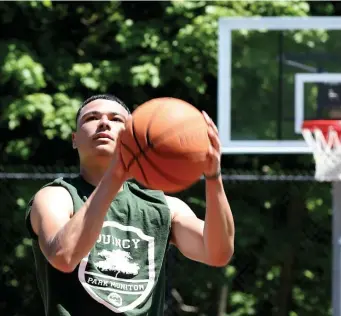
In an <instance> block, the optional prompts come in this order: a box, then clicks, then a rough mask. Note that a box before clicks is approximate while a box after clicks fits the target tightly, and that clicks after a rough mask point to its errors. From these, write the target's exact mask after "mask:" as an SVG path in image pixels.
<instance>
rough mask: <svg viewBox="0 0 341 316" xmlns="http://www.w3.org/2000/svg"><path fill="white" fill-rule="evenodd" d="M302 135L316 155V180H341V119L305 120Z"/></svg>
mask: <svg viewBox="0 0 341 316" xmlns="http://www.w3.org/2000/svg"><path fill="white" fill-rule="evenodd" d="M302 135H303V137H304V139H305V141H306V143H307V144H308V146H309V148H310V149H311V150H312V152H313V155H314V160H315V178H316V180H318V181H340V180H341V120H308V121H304V122H303V125H302Z"/></svg>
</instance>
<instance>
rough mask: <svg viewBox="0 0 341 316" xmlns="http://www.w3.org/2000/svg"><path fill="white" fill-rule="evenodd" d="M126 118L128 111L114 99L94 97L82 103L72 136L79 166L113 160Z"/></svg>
mask: <svg viewBox="0 0 341 316" xmlns="http://www.w3.org/2000/svg"><path fill="white" fill-rule="evenodd" d="M129 114H130V111H129V108H128V107H127V106H126V105H125V104H124V103H123V102H122V101H121V100H120V99H118V98H117V97H115V96H113V95H107V94H104V95H95V96H92V97H90V98H89V99H87V100H85V101H84V102H83V104H82V105H81V106H80V108H79V110H78V112H77V115H76V131H75V132H74V133H73V135H72V144H73V147H74V148H76V149H77V150H78V154H79V158H80V161H81V163H82V162H86V161H87V160H91V159H97V158H98V159H99V158H104V157H109V158H110V157H111V156H112V154H113V152H114V150H115V147H116V141H117V137H118V135H119V132H120V131H121V129H122V128H123V127H124V124H125V121H126V119H127V117H128V115H129Z"/></svg>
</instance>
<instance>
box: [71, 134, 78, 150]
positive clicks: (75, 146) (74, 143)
mask: <svg viewBox="0 0 341 316" xmlns="http://www.w3.org/2000/svg"><path fill="white" fill-rule="evenodd" d="M72 148H73V149H77V139H76V133H72Z"/></svg>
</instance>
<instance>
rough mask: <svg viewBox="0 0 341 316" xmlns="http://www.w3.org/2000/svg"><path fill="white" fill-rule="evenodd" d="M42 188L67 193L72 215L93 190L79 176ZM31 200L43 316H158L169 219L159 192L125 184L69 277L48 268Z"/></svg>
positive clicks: (57, 180)
mask: <svg viewBox="0 0 341 316" xmlns="http://www.w3.org/2000/svg"><path fill="white" fill-rule="evenodd" d="M47 185H49V186H51V185H53V186H62V187H64V188H66V189H67V190H68V191H69V193H70V195H71V197H72V200H73V205H74V210H75V211H77V210H79V209H80V207H81V206H82V204H83V203H84V201H85V200H86V199H87V197H89V195H90V194H91V193H92V191H93V190H94V187H93V186H92V185H90V184H88V183H87V182H85V181H84V180H83V179H82V178H81V177H77V178H75V179H73V180H70V181H68V182H66V181H65V180H63V179H62V178H59V179H56V180H54V181H53V182H51V183H49V184H47ZM47 185H46V186H47ZM32 201H33V199H32V200H31V202H30V203H29V206H28V209H27V213H26V224H27V228H28V230H29V232H30V235H31V237H32V240H33V253H34V258H35V266H36V274H37V281H38V287H39V290H40V293H41V295H42V298H43V302H44V306H45V314H46V316H95V315H99V316H107V315H108V316H109V315H113V314H121V315H126V316H137V315H141V316H142V315H143V316H147V315H148V316H161V315H163V305H164V295H165V277H166V276H165V259H166V252H167V249H168V246H169V238H170V227H171V216H170V211H169V209H168V206H167V204H166V200H165V197H164V195H163V193H162V192H159V191H152V190H146V189H144V188H141V187H140V186H139V185H137V184H135V183H131V182H126V183H125V184H124V189H123V191H120V192H119V193H118V194H117V196H116V197H115V199H114V200H113V202H112V204H111V206H110V208H109V210H108V212H107V214H106V217H105V220H104V224H103V228H102V231H101V233H100V235H99V236H98V239H97V242H96V244H95V245H94V247H93V248H92V250H91V251H90V253H89V254H88V255H87V256H86V257H85V258H83V259H82V261H81V262H80V263H79V265H78V266H77V268H76V269H75V270H74V271H73V272H72V273H63V272H60V271H59V270H57V269H55V268H53V267H52V266H51V265H50V264H49V262H48V261H47V260H46V258H45V257H44V255H43V254H42V252H41V250H40V248H39V244H38V240H37V236H36V235H35V234H34V232H33V230H32V226H31V223H30V219H29V212H30V207H31V205H32Z"/></svg>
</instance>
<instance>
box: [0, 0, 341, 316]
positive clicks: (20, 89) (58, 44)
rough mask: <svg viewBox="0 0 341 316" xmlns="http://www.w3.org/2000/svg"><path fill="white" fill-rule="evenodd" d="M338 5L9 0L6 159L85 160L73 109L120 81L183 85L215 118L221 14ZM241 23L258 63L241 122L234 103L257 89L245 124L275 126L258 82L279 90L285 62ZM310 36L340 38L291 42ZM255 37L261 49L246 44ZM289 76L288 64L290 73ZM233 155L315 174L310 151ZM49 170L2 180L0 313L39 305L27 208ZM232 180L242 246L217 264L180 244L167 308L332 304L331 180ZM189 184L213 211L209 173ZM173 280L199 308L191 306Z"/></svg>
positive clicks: (245, 86)
mask: <svg viewBox="0 0 341 316" xmlns="http://www.w3.org/2000/svg"><path fill="white" fill-rule="evenodd" d="M340 12H341V6H340V4H339V3H337V2H334V3H332V2H330V1H323V2H311V3H309V2H306V1H290V2H285V1H257V2H253V1H238V2H237V1H234V2H226V1H173V2H172V1H171V2H166V1H165V2H127V1H123V2H84V3H82V2H51V1H39V2H34V1H23V2H1V3H0V21H1V22H0V23H1V30H2V32H1V33H2V35H1V37H0V69H1V72H0V73H1V75H0V96H1V97H0V113H1V121H0V128H1V133H0V149H1V152H2V156H1V165H0V171H2V172H8V173H11V172H18V171H20V172H36V173H37V172H40V173H44V174H46V173H48V172H61V171H63V172H70V171H73V172H76V171H77V168H76V167H75V166H76V165H77V156H76V153H75V152H74V151H73V149H72V147H71V146H70V136H71V132H72V129H73V128H74V126H75V122H74V115H75V112H76V111H77V109H78V106H79V104H80V102H81V101H82V100H84V99H85V98H87V97H89V96H91V95H93V94H95V93H102V92H103V93H106V92H109V93H113V94H115V95H117V96H118V97H120V98H121V99H123V100H124V101H125V102H126V103H127V104H128V105H129V106H130V107H131V109H134V108H135V107H136V106H137V105H139V104H141V103H143V102H144V101H147V100H148V99H150V98H154V97H158V96H174V97H178V98H182V99H185V100H187V101H189V102H191V103H192V104H194V105H195V106H196V107H197V108H199V109H200V110H205V111H206V112H207V113H208V114H209V115H210V116H211V117H212V118H213V119H214V120H216V104H217V26H218V19H219V18H220V17H228V16H280V15H287V16H288V15H290V16H302V17H304V16H309V15H339V14H340ZM234 36H235V38H234V40H235V42H236V43H237V44H236V48H235V49H236V53H237V54H236V56H238V58H236V59H235V62H234V65H233V67H234V69H240V67H241V66H240V65H242V66H243V67H245V68H247V69H248V70H247V71H248V72H249V75H250V73H251V74H252V75H253V77H252V80H249V79H247V78H250V77H247V74H245V73H243V72H242V73H240V74H239V76H238V77H237V78H236V80H234V82H233V91H235V99H234V100H235V103H234V105H233V106H234V115H235V117H236V122H239V121H238V119H240V120H241V121H240V122H241V123H243V122H244V121H243V118H240V116H241V114H242V113H241V112H240V110H239V112H238V109H237V108H236V104H237V103H238V104H246V105H248V104H249V105H250V104H251V98H250V95H252V96H253V98H254V99H257V100H259V104H263V105H264V106H263V107H262V108H259V111H258V112H255V116H254V117H253V120H252V121H249V122H250V125H249V127H248V128H244V129H243V128H237V129H236V130H235V133H236V135H237V136H242V137H245V135H249V134H250V132H252V133H256V134H257V135H261V136H265V137H270V138H271V137H273V135H274V133H275V127H274V126H275V124H274V122H273V121H272V120H273V119H274V117H273V115H270V114H271V110H270V107H271V106H273V104H272V103H271V102H270V101H269V94H265V93H262V92H264V91H267V92H269V93H270V95H271V91H272V92H273V93H272V98H274V99H275V98H276V90H275V89H273V82H275V81H276V80H277V75H278V74H277V72H276V70H275V69H274V67H272V65H271V63H268V64H267V61H269V60H270V59H271V57H272V56H273V52H272V51H271V49H268V46H267V45H268V43H267V41H266V40H265V39H264V38H259V37H257V36H258V35H257V34H255V33H252V32H251V33H245V32H236V33H235V34H234ZM312 42H313V45H315V47H323V49H324V50H326V49H328V45H327V44H328V43H330V42H333V43H334V46H333V48H334V49H335V48H336V49H337V47H338V45H339V44H338V42H337V41H336V42H337V43H336V44H335V40H333V37H332V35H330V34H328V33H326V32H323V31H320V33H318V34H316V33H314V32H304V33H302V34H300V35H297V36H294V37H290V36H289V35H288V36H287V37H286V47H289V48H291V49H292V50H293V51H295V50H296V51H300V50H302V49H303V50H305V49H308V48H309V47H310V45H312V44H311V43H312ZM245 43H248V44H249V45H252V47H255V49H257V51H258V52H259V53H258V54H256V55H255V54H253V53H251V52H250V50H246V49H244V46H243V44H245ZM326 43H327V44H326ZM335 45H336V46H335ZM255 60H257V61H260V62H262V61H263V62H264V65H266V66H265V67H264V68H263V69H262V71H258V70H256V69H253V65H254V61H255ZM335 63H336V64H337V60H336V61H335ZM333 65H334V64H331V65H330V66H329V67H333ZM245 71H246V70H245ZM264 78H266V80H265V79H264ZM290 80H291V79H290V76H285V77H284V84H289V83H290V82H289V81H290ZM291 97H292V96H291ZM311 97H312V96H311ZM285 98H290V94H289V93H288V94H287V95H285V96H284V99H285ZM270 100H272V99H270ZM268 113H270V114H269V116H267V114H268ZM289 114H290V113H288V115H289ZM245 117H246V116H245V115H244V120H245ZM264 122H266V124H267V125H266V127H264ZM269 135H270V136H269ZM223 167H224V168H225V170H226V172H228V173H238V172H239V170H241V169H243V170H246V169H248V170H249V169H252V170H253V172H255V173H265V174H277V173H284V172H288V170H291V172H294V173H297V172H299V173H301V174H305V173H311V171H312V170H313V168H314V165H313V161H312V157H310V156H273V155H270V156H252V157H248V156H241V155H240V156H224V157H223ZM293 170H296V171H293ZM45 182H46V181H45ZM45 182H44V181H42V180H32V179H26V180H5V179H3V180H1V184H0V187H1V189H0V198H1V201H2V204H3V206H2V207H1V209H0V219H1V220H0V223H1V224H0V228H1V229H0V236H1V237H2V239H3V241H4V242H3V243H2V245H3V246H2V247H1V248H0V293H2V294H1V296H0V314H1V315H6V316H7V315H9V316H10V315H16V316H19V315H20V316H28V315H38V316H39V315H42V306H41V301H40V297H39V294H37V290H36V284H35V276H34V268H33V262H32V260H33V258H32V254H31V252H30V240H29V239H28V235H27V233H26V231H25V227H24V221H23V218H24V210H25V205H26V203H27V202H28V199H29V198H30V197H31V195H32V194H33V193H34V192H35V191H36V190H37V189H38V188H39V187H40V186H41V185H42V184H43V183H45ZM225 185H226V191H227V193H228V196H229V198H230V201H231V205H232V207H233V211H234V214H235V220H236V229H237V236H236V254H235V257H234V259H233V261H232V262H231V265H229V267H227V268H226V269H212V268H208V267H206V266H203V265H200V264H196V263H193V262H189V261H188V260H186V259H184V258H183V257H182V256H181V255H180V254H179V253H178V252H177V251H176V250H172V251H171V252H170V260H171V262H172V263H173V264H172V265H171V264H170V267H169V273H170V278H169V280H170V283H169V292H168V293H167V297H168V306H169V308H168V310H167V313H168V314H169V315H188V314H195V315H209V316H213V315H219V316H223V315H231V316H246V315H277V316H284V315H290V316H296V315H299V316H306V315H307V316H308V315H309V316H310V315H312V314H316V315H330V311H329V310H330V294H331V293H330V273H331V271H330V270H331V269H330V266H331V254H330V237H331V236H330V220H331V218H330V213H331V211H330V186H329V185H328V184H315V183H314V182H309V181H302V182H299V183H298V182H280V181H278V182H271V183H270V182H235V181H234V182H233V181H227V182H226V183H225ZM179 195H180V196H181V197H182V198H184V199H185V200H186V201H187V202H188V203H189V204H190V205H191V206H192V207H193V209H194V210H195V211H196V212H197V214H198V215H199V216H203V211H204V201H203V196H204V188H203V184H202V183H198V184H196V185H195V186H193V187H192V188H190V189H189V190H187V191H185V192H182V193H181V194H179ZM177 293H179V295H180V296H181V298H182V299H183V300H184V303H185V304H187V305H190V306H193V307H195V308H194V309H188V310H187V311H186V309H184V306H183V305H182V303H180V301H179V298H178V296H177Z"/></svg>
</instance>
